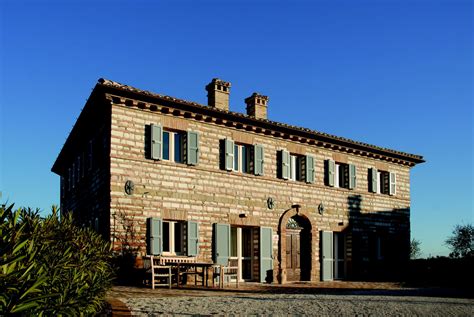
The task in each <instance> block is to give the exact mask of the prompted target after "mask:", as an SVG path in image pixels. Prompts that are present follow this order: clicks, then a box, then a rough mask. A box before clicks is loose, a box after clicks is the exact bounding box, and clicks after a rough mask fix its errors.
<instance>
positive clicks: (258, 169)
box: [253, 144, 264, 175]
mask: <svg viewBox="0 0 474 317" xmlns="http://www.w3.org/2000/svg"><path fill="white" fill-rule="evenodd" d="M253 153H254V162H253V167H254V174H255V175H263V158H264V151H263V146H262V145H260V144H255V145H254V146H253Z"/></svg>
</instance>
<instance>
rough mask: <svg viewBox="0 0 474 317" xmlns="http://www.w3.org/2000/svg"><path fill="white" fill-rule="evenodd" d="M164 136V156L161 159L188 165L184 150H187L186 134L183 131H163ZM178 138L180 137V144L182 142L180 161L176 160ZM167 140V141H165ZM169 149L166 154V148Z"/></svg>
mask: <svg viewBox="0 0 474 317" xmlns="http://www.w3.org/2000/svg"><path fill="white" fill-rule="evenodd" d="M162 133H163V136H162V155H161V159H162V160H163V161H168V162H174V163H179V164H186V162H185V155H184V150H185V135H186V134H185V132H181V131H172V130H165V129H163V132H162ZM165 134H166V135H167V138H166V137H165ZM177 136H179V142H180V146H179V148H180V150H181V155H180V157H179V161H177V160H176V139H177ZM166 139H167V141H165V140H166ZM166 147H167V148H168V151H167V152H168V153H166V151H165V148H166ZM166 155H167V156H168V158H165V156H166Z"/></svg>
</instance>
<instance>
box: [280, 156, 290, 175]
mask: <svg viewBox="0 0 474 317" xmlns="http://www.w3.org/2000/svg"><path fill="white" fill-rule="evenodd" d="M281 178H283V179H288V178H290V153H289V152H288V151H286V150H281Z"/></svg>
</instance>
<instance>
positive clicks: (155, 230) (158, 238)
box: [146, 218, 163, 255]
mask: <svg viewBox="0 0 474 317" xmlns="http://www.w3.org/2000/svg"><path fill="white" fill-rule="evenodd" d="M146 225H147V240H148V241H147V253H148V254H150V255H159V254H161V252H163V251H162V250H163V221H162V220H161V219H160V218H147V223H146Z"/></svg>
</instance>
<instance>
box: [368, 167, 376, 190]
mask: <svg viewBox="0 0 474 317" xmlns="http://www.w3.org/2000/svg"><path fill="white" fill-rule="evenodd" d="M377 175H378V171H377V169H376V168H373V167H372V168H369V185H370V188H369V191H370V192H371V193H376V192H377V182H378V179H377Z"/></svg>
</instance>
